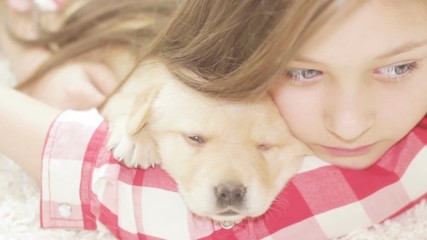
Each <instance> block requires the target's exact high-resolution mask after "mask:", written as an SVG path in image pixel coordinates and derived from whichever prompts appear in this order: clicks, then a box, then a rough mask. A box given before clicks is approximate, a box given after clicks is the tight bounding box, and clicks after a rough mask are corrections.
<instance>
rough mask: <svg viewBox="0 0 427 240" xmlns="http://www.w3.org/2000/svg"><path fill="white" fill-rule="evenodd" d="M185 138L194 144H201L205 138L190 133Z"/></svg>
mask: <svg viewBox="0 0 427 240" xmlns="http://www.w3.org/2000/svg"><path fill="white" fill-rule="evenodd" d="M187 138H188V139H189V140H190V141H191V142H192V143H195V144H203V143H205V142H206V141H205V138H204V137H202V136H199V135H191V136H187Z"/></svg>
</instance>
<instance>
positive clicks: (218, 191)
mask: <svg viewBox="0 0 427 240" xmlns="http://www.w3.org/2000/svg"><path fill="white" fill-rule="evenodd" d="M214 191H215V196H216V199H217V204H218V205H219V206H220V207H228V206H234V207H239V206H241V205H242V203H243V201H244V199H245V193H246V188H245V186H243V185H242V184H239V183H237V184H236V183H222V184H219V185H217V186H216V187H215V190H214Z"/></svg>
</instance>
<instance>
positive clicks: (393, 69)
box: [374, 62, 417, 80]
mask: <svg viewBox="0 0 427 240" xmlns="http://www.w3.org/2000/svg"><path fill="white" fill-rule="evenodd" d="M416 68H417V63H416V62H411V63H405V64H401V65H395V66H387V67H382V68H378V69H376V70H375V71H374V73H375V74H376V75H378V76H379V77H381V78H385V79H391V80H396V79H399V78H401V77H404V76H406V75H407V74H409V73H411V72H412V71H413V70H414V69H416Z"/></svg>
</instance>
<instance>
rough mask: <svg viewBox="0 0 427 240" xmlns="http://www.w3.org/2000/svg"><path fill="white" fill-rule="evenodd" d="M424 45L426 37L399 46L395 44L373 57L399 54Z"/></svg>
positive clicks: (426, 42)
mask: <svg viewBox="0 0 427 240" xmlns="http://www.w3.org/2000/svg"><path fill="white" fill-rule="evenodd" d="M425 45H427V39H426V40H422V41H417V42H408V43H404V44H402V45H400V46H397V47H395V48H393V49H391V50H390V51H387V52H386V53H384V54H381V55H379V56H377V57H375V58H374V59H384V58H390V57H394V56H396V55H399V54H402V53H405V52H409V51H412V50H414V49H417V48H420V47H424V46H425Z"/></svg>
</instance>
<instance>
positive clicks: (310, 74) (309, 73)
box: [287, 69, 323, 83]
mask: <svg viewBox="0 0 427 240" xmlns="http://www.w3.org/2000/svg"><path fill="white" fill-rule="evenodd" d="M322 75H323V73H322V72H321V71H319V70H315V69H289V70H288V71H287V76H288V78H289V80H290V81H292V82H295V83H298V82H299V83H309V82H312V81H315V80H317V79H318V78H320V77H321V76H322Z"/></svg>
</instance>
